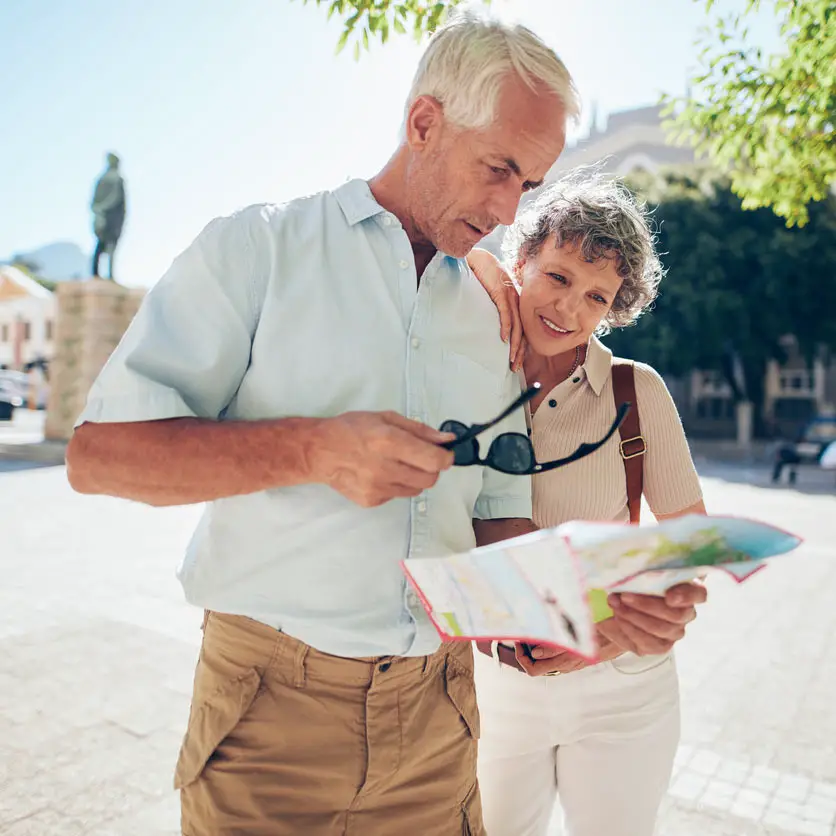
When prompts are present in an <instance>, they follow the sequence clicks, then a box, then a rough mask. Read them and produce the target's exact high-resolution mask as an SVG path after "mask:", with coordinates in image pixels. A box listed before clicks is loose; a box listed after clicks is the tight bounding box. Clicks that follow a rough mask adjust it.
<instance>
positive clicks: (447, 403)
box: [434, 351, 507, 449]
mask: <svg viewBox="0 0 836 836" xmlns="http://www.w3.org/2000/svg"><path fill="white" fill-rule="evenodd" d="M441 368H442V373H441V376H440V380H439V381H438V385H437V387H436V392H435V409H434V412H435V415H436V418H437V419H438V420H437V422H436V426H438V425H439V424H441V423H442V422H443V421H447V420H455V421H460V422H461V423H462V424H467V425H468V426H470V425H471V424H484V423H486V422H488V421H490V420H492V419H493V418H495V417H496V416H497V415H498V414H499V413H500V412H501V411H502V410H503V409H504V408H505V407H506V406H507V404H505V403H504V401H503V395H504V389H505V379H504V377H501V376H500V375H497V374H495V373H494V372H492V371H490V370H489V369H487V368H485V366H483V365H482V364H481V363H478V362H477V361H476V360H474V359H473V358H471V357H468V356H467V355H465V354H459V353H457V352H453V351H444V352H442V367H441ZM490 437H491V433H490V432H489V433H486V434H485V435H484V436H482V437H481V440H482V444H483V445H484V443H485V442H488V443H489V438H490ZM484 449H487V448H484Z"/></svg>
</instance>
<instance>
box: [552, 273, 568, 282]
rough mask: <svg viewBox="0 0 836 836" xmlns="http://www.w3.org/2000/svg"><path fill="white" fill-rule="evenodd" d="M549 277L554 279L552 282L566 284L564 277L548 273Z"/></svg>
mask: <svg viewBox="0 0 836 836" xmlns="http://www.w3.org/2000/svg"><path fill="white" fill-rule="evenodd" d="M549 276H550V277H551V278H552V279H554V281H556V282H560V284H566V277H565V276H561V275H560V273H549Z"/></svg>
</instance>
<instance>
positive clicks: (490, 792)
mask: <svg viewBox="0 0 836 836" xmlns="http://www.w3.org/2000/svg"><path fill="white" fill-rule="evenodd" d="M474 656H475V657H476V688H477V695H478V698H479V709H480V713H481V718H482V736H481V739H480V741H479V782H480V784H481V791H482V807H483V810H484V816H485V826H486V828H487V832H488V834H489V835H490V836H547V834H548V836H552V834H556V833H560V832H562V833H564V834H565V836H652V834H653V832H654V827H655V821H656V815H657V812H658V809H659V804H660V802H661V800H662V797H663V796H664V794H665V791H666V790H667V787H668V783H669V781H670V777H671V772H672V769H673V760H674V755H675V754H676V749H677V745H678V743H679V682H678V679H677V674H676V665H675V662H674V659H673V656H672V655H669V656H663V657H659V656H656V657H644V658H640V657H637V656H634V655H633V654H625V655H624V656H622V657H620V658H619V659H616V660H614V661H612V662H602V663H601V664H598V665H595V666H593V667H591V668H586V669H584V670H580V671H575V672H574V673H568V674H561V675H558V676H545V677H537V678H534V677H528V676H526V674H524V673H522V672H520V671H518V670H515V669H514V668H510V667H508V666H506V665H500V664H499V662H498V661H497V660H496V659H491V658H489V657H488V656H485V655H484V654H482V653H479V652H478V651H476V652H474ZM558 797H559V800H560V805H561V807H562V808H563V831H560V830H559V829H558V827H559V826H558V824H557V823H556V822H555V823H554V825H553V827H554V828H555V829H552V830H550V829H549V821H550V819H551V816H552V813H553V811H554V810H555V801H556V800H557V799H558Z"/></svg>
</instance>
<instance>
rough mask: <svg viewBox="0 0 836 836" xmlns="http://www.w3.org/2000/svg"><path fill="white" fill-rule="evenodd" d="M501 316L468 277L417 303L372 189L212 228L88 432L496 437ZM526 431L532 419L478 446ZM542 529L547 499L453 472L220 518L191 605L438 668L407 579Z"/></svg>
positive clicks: (105, 392) (107, 378) (198, 565)
mask: <svg viewBox="0 0 836 836" xmlns="http://www.w3.org/2000/svg"><path fill="white" fill-rule="evenodd" d="M519 391H520V387H519V382H518V380H517V378H516V376H515V375H514V374H513V373H511V372H510V370H509V368H508V347H507V345H506V344H504V343H503V342H502V341H501V339H500V337H499V320H498V316H497V312H496V309H495V308H494V305H493V303H492V302H491V300H490V298H489V297H488V295H487V294H486V293H485V292H484V290H483V289H482V287H481V285H480V284H479V283H478V281H477V280H476V278H475V277H474V276H473V274H472V273H471V272H470V270H469V269H468V268H467V265H466V263H465V262H464V261H461V260H456V259H453V258H450V257H448V256H445V255H443V254H442V253H437V254H436V255H435V257H434V258H433V260H432V261H431V262H430V264H429V265H428V267H427V269H426V270H425V272H424V274H423V276H422V278H421V282H420V285H419V283H418V277H417V275H416V269H415V261H414V258H413V253H412V248H411V245H410V243H409V239H408V238H407V236H406V233H405V232H404V230H403V228H402V226H401V224H400V222H399V221H398V219H397V218H396V217H395V216H394V215H392V214H390V213H388V212H386V211H385V210H384V209H383V208H382V207H381V206H380V205H379V204H378V203H377V202H376V201H375V199H374V197H373V196H372V193H371V191H370V189H369V187H368V184H367V183H366V182H364V181H362V180H353V181H350V182H348V183H346V184H344V185H343V186H341V187H340V188H338V189H336V190H335V191H333V192H324V193H322V194H318V195H314V196H312V197H306V198H302V199H299V200H294V201H292V202H290V203H288V204H285V205H283V206H270V205H259V206H252V207H249V208H247V209H244V210H242V211H241V212H238V213H236V214H235V215H232V216H231V217H228V218H220V219H217V220H215V221H212V223H210V224H209V225H208V226H207V227H206V229H204V231H203V232H202V233H201V234H200V235H199V236H198V238H197V239H196V240H195V241H194V243H193V244H192V245H191V246H190V247H189V248H188V249H187V250H186V251H185V252H184V253H183V254H181V255H180V256H179V257H178V258H177V259H176V260H175V261H174V263H173V265H172V266H171V268H170V269H169V271H168V272H167V273H166V274H165V276H163V278H162V279H161V280H160V281H159V282H158V284H157V285H155V286H154V288H153V289H152V290H151V291H150V292H149V294H148V295H147V297H146V299H145V300H144V302H143V305H142V307H141V309H140V311H139V313H138V314H137V316H136V318H135V319H134V321H133V323H132V325H131V327H130V328H129V330H128V332H127V334H126V335H125V337H124V338H123V340H122V342H121V343H120V344H119V347H118V348H117V349H116V351H115V352H114V353H113V355H112V356H111V358H110V360H109V361H108V363H107V365H106V366H105V368H104V369H103V370H102V372H101V374H100V376H99V378H98V379H97V380H96V382H95V384H94V385H93V388H92V390H91V391H90V394H89V397H88V400H87V405H86V408H85V410H84V412H83V413H82V415H81V416H80V418H79V420H78V422H77V423H78V424H81V423H83V422H85V421H92V422H122V421H148V420H155V419H165V418H177V417H184V416H197V417H200V418H209V419H219V420H230V421H231V420H261V419H270V418H283V417H288V416H317V417H330V416H335V415H339V414H340V413H343V412H347V411H351V410H395V411H397V412H400V413H401V414H403V415H407V416H410V417H412V418H415V419H416V420H419V421H423V422H424V423H427V424H430V425H432V426H435V427H437V426H439V425H440V424H441V423H442V421H444V420H445V419H448V418H455V419H458V420H460V421H463V422H465V423H468V424H470V423H474V422H478V421H486V420H488V419H490V418H492V417H494V416H495V415H496V414H498V413H499V412H500V411H501V410H502V409H503V408H504V407H505V406H506V405H507V404H509V403H510V402H511V401H513V400H514V398H516V397H517V396H518V394H519ZM505 431H517V432H523V433H524V432H525V431H526V428H525V419H524V415H523V411H522V410H518V411H517V412H516V413H515V414H514V415H513V416H512V417H510V418H508V419H506V420H505V421H504V422H503V423H502V424H501V425H500V426H499V428H497V429H495V430H494V431H493V432H488V433H486V434H485V435H484V436H482V437H481V450H482V455H483V456H484V455H485V454H486V452H487V449H488V446H489V444H490V441H491V439H492V438H494V437H495V436H496V435H497V434H498V433H499V432H505ZM473 517H477V518H480V519H494V518H502V517H522V518H526V519H527V518H530V517H531V484H530V480H529V479H528V478H527V477H513V476H506V475H503V474H500V473H498V472H496V471H494V470H490V469H487V468H482V467H464V468H462V467H454V468H451V469H450V470H449V471H447V472H445V473H443V474H442V475H441V477H440V479H439V480H438V482H437V484H436V485H435V486H434V487H433V488H431V489H430V490H428V491H425V492H424V493H422V494H421V495H420V496H418V497H415V498H414V499H411V500H410V499H396V500H393V501H390V502H387V503H386V504H384V505H382V506H381V507H378V508H371V509H366V508H361V507H359V506H357V505H355V504H354V503H352V502H350V501H349V500H348V499H346V498H344V497H343V496H342V495H341V494H339V493H338V492H336V491H335V490H333V489H331V488H330V487H327V486H326V485H320V484H309V485H299V486H296V487H287V488H276V489H273V490H267V491H262V492H260V493H255V494H249V495H246V496H235V497H230V498H228V499H221V500H218V501H215V502H211V503H208V504H207V505H206V508H205V512H204V514H203V517H202V519H201V521H200V523H199V525H198V528H197V530H196V531H195V534H194V536H193V538H192V540H191V543H190V545H189V548H188V551H187V554H186V557H185V559H184V561H183V564H182V566H181V567H180V570H179V573H178V574H179V578H180V581H181V582H182V584H183V588H184V590H185V593H186V598H187V599H188V600H189V601H190V602H191V603H193V604H195V605H197V606H199V607H204V608H207V609H211V610H216V611H218V612H225V613H233V614H237V615H245V616H249V617H250V618H254V619H257V620H258V621H261V622H264V623H266V624H269V625H271V626H273V627H275V628H277V629H280V630H283V631H285V632H287V633H288V634H290V635H292V636H295V637H296V638H298V639H301V640H302V641H304V642H306V643H308V644H310V645H312V646H313V647H315V648H317V649H319V650H322V651H324V652H326V653H332V654H335V655H340V656H381V655H390V654H391V655H413V656H414V655H423V654H427V653H431V652H433V651H434V650H435V649H436V648H437V647H438V645H439V638H438V634H437V632H436V630H435V628H434V627H433V626H432V623H431V622H430V621H429V619H428V618H427V616H426V614H425V613H424V611H423V609H422V608H421V605H420V604H419V603H418V601H417V599H416V597H415V595H414V594H413V593H412V591H411V590H410V589H409V588H408V586H407V583H406V580H405V577H404V574H403V572H402V570H401V567H400V561H401V560H403V559H404V558H407V557H410V558H421V557H434V556H439V555H445V554H450V553H455V552H459V551H463V550H467V549H470V548H472V547H473V546H474V545H475V541H474V534H473V527H472V518H473Z"/></svg>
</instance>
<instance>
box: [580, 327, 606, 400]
mask: <svg viewBox="0 0 836 836" xmlns="http://www.w3.org/2000/svg"><path fill="white" fill-rule="evenodd" d="M583 370H584V372H585V374H586V379H587V381H589V385H590V386H591V387H592V391H593V392H595V394H596V395H600V394H601V390H602V389H603V388H604V384H605V383H606V382H607V378H608V377H609V376H610V372H611V370H612V351H610V350H609V349H608V348H607V347H606V346H605V345H604V344H603V343H602V342H601V341H600V340H599V339H598V337H596V336H593V337H592V339H590V341H589V346H588V348H587V349H586V360H585V361H584V364H583Z"/></svg>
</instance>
